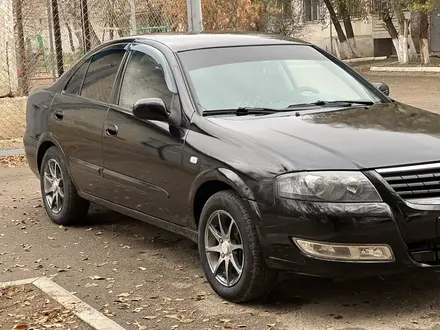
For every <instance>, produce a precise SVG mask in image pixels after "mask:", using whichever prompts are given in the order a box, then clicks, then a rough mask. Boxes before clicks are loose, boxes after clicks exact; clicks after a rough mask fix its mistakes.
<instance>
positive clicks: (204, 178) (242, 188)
mask: <svg viewBox="0 0 440 330" xmlns="http://www.w3.org/2000/svg"><path fill="white" fill-rule="evenodd" d="M208 181H221V182H223V183H226V184H227V185H229V186H231V187H232V188H233V189H234V190H235V191H236V192H237V193H238V194H239V195H240V197H242V198H246V199H249V200H254V199H255V198H254V193H253V192H252V190H251V189H250V188H249V187H248V186H247V185H246V183H245V182H244V181H243V179H241V178H240V176H238V174H237V173H235V172H233V171H231V170H230V169H227V168H217V169H209V170H206V171H203V172H201V173H199V174H198V175H197V177H196V178H195V179H194V181H193V183H192V185H191V189H190V191H189V196H188V203H189V205H192V202H193V201H194V198H195V195H196V193H197V190H199V188H200V186H201V185H202V184H204V183H205V182H208Z"/></svg>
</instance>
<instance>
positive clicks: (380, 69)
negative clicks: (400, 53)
mask: <svg viewBox="0 0 440 330" xmlns="http://www.w3.org/2000/svg"><path fill="white" fill-rule="evenodd" d="M370 71H377V72H436V73H440V67H422V66H416V67H399V66H397V67H389V66H372V67H371V68H370Z"/></svg>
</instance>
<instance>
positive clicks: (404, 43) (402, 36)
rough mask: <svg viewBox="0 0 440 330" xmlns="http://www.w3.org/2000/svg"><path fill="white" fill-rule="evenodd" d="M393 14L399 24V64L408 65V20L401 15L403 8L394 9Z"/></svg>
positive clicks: (400, 6)
mask: <svg viewBox="0 0 440 330" xmlns="http://www.w3.org/2000/svg"><path fill="white" fill-rule="evenodd" d="M395 14H396V17H397V20H398V22H399V52H400V57H399V63H400V64H408V20H407V19H406V18H405V15H404V13H403V6H402V5H399V6H397V7H396V8H395Z"/></svg>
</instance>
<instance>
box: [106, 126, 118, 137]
mask: <svg viewBox="0 0 440 330" xmlns="http://www.w3.org/2000/svg"><path fill="white" fill-rule="evenodd" d="M105 134H107V135H108V136H116V135H118V126H116V125H113V124H109V125H107V128H106V129H105Z"/></svg>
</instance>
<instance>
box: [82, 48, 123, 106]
mask: <svg viewBox="0 0 440 330" xmlns="http://www.w3.org/2000/svg"><path fill="white" fill-rule="evenodd" d="M124 53H125V50H123V49H112V50H107V51H104V52H101V53H98V54H96V55H95V56H93V58H92V62H91V63H90V66H89V69H88V71H87V74H86V78H85V79H84V85H83V87H82V91H81V95H82V96H84V97H87V98H89V99H92V100H96V101H101V102H109V101H110V96H111V92H112V88H113V83H114V82H115V78H116V73H117V72H118V69H119V65H120V64H121V61H122V58H123V56H124Z"/></svg>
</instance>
